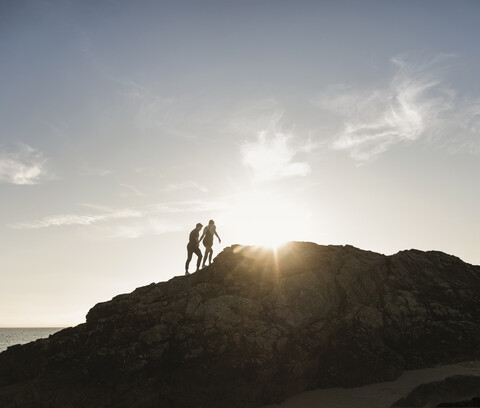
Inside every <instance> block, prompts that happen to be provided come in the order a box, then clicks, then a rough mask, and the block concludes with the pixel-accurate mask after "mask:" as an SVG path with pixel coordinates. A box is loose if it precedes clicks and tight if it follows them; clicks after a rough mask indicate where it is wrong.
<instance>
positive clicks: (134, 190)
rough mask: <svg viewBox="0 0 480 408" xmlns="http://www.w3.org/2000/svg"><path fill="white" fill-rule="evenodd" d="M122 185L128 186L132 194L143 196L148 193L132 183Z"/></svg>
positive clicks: (122, 185) (121, 184)
mask: <svg viewBox="0 0 480 408" xmlns="http://www.w3.org/2000/svg"><path fill="white" fill-rule="evenodd" d="M120 186H121V187H124V188H126V189H127V190H128V191H129V192H130V194H133V195H135V196H138V197H143V196H145V195H146V194H145V193H144V192H143V191H140V189H138V188H137V187H135V186H132V185H130V184H125V183H120Z"/></svg>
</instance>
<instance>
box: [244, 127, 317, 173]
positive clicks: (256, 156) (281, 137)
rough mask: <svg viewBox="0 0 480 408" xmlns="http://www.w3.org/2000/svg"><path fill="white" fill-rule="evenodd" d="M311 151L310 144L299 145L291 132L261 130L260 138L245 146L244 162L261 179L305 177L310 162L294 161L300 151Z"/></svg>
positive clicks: (308, 170) (308, 171)
mask: <svg viewBox="0 0 480 408" xmlns="http://www.w3.org/2000/svg"><path fill="white" fill-rule="evenodd" d="M309 150H311V144H310V143H307V144H298V143H297V142H296V140H295V138H294V137H293V135H291V134H287V133H284V132H283V131H280V130H275V129H272V130H268V131H261V132H260V133H259V134H258V135H257V140H255V141H253V142H245V143H244V144H243V146H242V149H241V151H242V162H243V164H244V165H245V166H247V167H250V168H251V169H252V170H253V172H254V175H255V178H256V179H257V180H259V181H268V180H275V179H280V178H284V177H293V176H306V175H307V174H308V173H310V165H309V164H308V163H305V162H300V161H293V160H294V158H295V156H297V154H299V153H301V152H306V151H309Z"/></svg>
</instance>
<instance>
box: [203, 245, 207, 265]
mask: <svg viewBox="0 0 480 408" xmlns="http://www.w3.org/2000/svg"><path fill="white" fill-rule="evenodd" d="M207 255H208V248H207V247H205V254H204V255H203V264H202V268H203V267H204V266H205V262H206V261H207Z"/></svg>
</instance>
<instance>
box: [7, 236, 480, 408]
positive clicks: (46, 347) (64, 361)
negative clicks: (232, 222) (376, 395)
mask: <svg viewBox="0 0 480 408" xmlns="http://www.w3.org/2000/svg"><path fill="white" fill-rule="evenodd" d="M479 322H480V267H479V266H472V265H469V264H466V263H464V262H462V261H461V260H460V259H458V258H456V257H453V256H449V255H446V254H443V253H441V252H421V251H417V250H409V251H402V252H399V253H398V254H396V255H393V256H384V255H380V254H376V253H373V252H368V251H362V250H359V249H356V248H354V247H351V246H319V245H316V244H313V243H291V244H289V245H287V246H285V247H284V248H282V249H281V250H279V251H278V253H275V252H274V251H267V250H262V249H258V248H253V247H241V246H232V247H229V248H227V249H225V250H224V251H223V252H222V253H221V254H220V255H218V257H217V258H216V259H215V262H214V263H213V264H212V265H211V266H210V267H208V268H205V269H203V270H202V271H200V272H198V273H195V274H193V275H191V276H188V277H176V278H173V279H171V280H170V281H168V282H164V283H158V284H151V285H149V286H146V287H142V288H138V289H136V290H135V291H134V292H132V293H130V294H125V295H120V296H117V297H115V298H114V299H112V300H111V301H109V302H105V303H100V304H98V305H96V306H95V307H93V308H92V309H91V310H90V312H89V313H88V315H87V320H86V323H85V324H82V325H79V326H76V327H74V328H69V329H65V330H62V331H61V332H59V333H56V334H54V335H52V336H50V337H49V338H48V339H43V340H37V341H36V342H34V343H30V344H27V345H24V346H14V347H11V348H9V349H8V350H7V351H5V352H3V353H1V354H0V406H2V407H5V408H9V407H22V408H26V407H35V408H42V407H53V408H55V407H62V408H68V407H72V408H74V407H160V408H162V407H172V408H173V407H175V408H183V407H189V408H190V407H193V406H195V407H199V408H200V407H222V408H229V407H258V406H261V405H265V404H269V403H272V402H278V401H281V400H284V399H285V398H286V397H288V396H291V395H294V394H296V393H299V392H302V391H305V390H308V389H314V388H318V387H332V386H357V385H361V384H366V383H371V382H376V381H385V380H393V379H395V378H396V377H397V376H398V375H400V373H401V372H402V370H404V369H405V368H409V369H413V368H421V367H428V366H432V365H435V364H441V363H453V362H458V361H464V360H471V359H476V358H479V357H480V344H479V342H478V339H479V338H480V323H479Z"/></svg>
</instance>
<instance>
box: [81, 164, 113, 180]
mask: <svg viewBox="0 0 480 408" xmlns="http://www.w3.org/2000/svg"><path fill="white" fill-rule="evenodd" d="M78 174H79V175H81V176H100V177H105V176H109V175H110V174H113V171H112V170H108V169H102V168H98V167H94V166H92V165H91V164H90V163H87V162H85V163H82V164H81V165H80V168H79V170H78Z"/></svg>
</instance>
